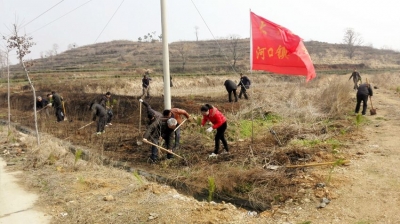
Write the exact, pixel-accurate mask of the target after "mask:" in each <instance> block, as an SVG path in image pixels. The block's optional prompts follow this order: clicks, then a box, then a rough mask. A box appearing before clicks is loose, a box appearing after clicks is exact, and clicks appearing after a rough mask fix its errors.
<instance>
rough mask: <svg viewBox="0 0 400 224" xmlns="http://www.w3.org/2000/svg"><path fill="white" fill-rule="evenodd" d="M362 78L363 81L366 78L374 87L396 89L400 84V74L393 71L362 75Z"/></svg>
mask: <svg viewBox="0 0 400 224" xmlns="http://www.w3.org/2000/svg"><path fill="white" fill-rule="evenodd" d="M362 78H363V81H365V79H366V78H367V79H368V82H369V83H370V84H371V86H372V87H376V88H385V89H391V90H397V88H399V86H400V84H399V83H400V76H399V75H398V74H394V73H393V72H385V73H382V74H376V75H363V76H362Z"/></svg>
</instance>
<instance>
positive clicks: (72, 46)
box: [67, 43, 78, 50]
mask: <svg viewBox="0 0 400 224" xmlns="http://www.w3.org/2000/svg"><path fill="white" fill-rule="evenodd" d="M76 47H78V45H77V44H76V43H72V44H68V47H67V49H68V50H71V49H74V48H76Z"/></svg>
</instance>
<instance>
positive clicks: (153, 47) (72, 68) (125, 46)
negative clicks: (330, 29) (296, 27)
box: [11, 39, 400, 74]
mask: <svg viewBox="0 0 400 224" xmlns="http://www.w3.org/2000/svg"><path fill="white" fill-rule="evenodd" d="M305 45H306V47H307V49H308V51H309V53H310V55H311V58H312V60H313V62H314V65H315V67H316V69H317V71H318V70H319V71H323V70H330V69H346V70H352V69H353V68H355V67H356V68H359V69H377V68H386V69H387V68H396V69H397V68H400V53H399V52H395V51H392V50H378V49H374V48H372V47H365V46H362V47H358V48H357V50H356V53H355V57H354V58H352V59H349V58H348V57H346V55H347V51H346V49H347V48H346V46H345V45H343V44H329V43H323V42H318V41H309V42H305ZM169 51H170V54H169V58H170V71H171V72H172V73H212V74H213V73H226V72H232V71H233V67H235V70H236V71H247V70H249V64H250V63H249V55H250V42H249V39H236V40H234V39H233V40H222V39H221V40H211V41H181V42H173V43H171V44H170V45H169ZM234 54H236V58H237V60H236V62H235V61H234V60H233V58H234ZM162 60H163V58H162V43H161V42H153V43H150V42H134V41H127V40H118V41H111V42H105V43H97V44H93V45H86V46H82V47H77V48H74V49H71V50H68V51H65V52H62V53H60V54H58V55H55V56H51V57H47V58H41V59H35V60H33V61H32V63H33V66H32V67H31V68H30V71H31V72H32V73H53V72H88V71H97V72H99V71H116V72H117V73H118V74H124V73H129V74H132V73H133V72H134V73H138V74H142V72H143V70H144V69H151V70H152V71H155V72H159V73H161V72H162V70H163V62H162ZM234 63H235V66H233V64H234ZM11 70H12V72H13V73H14V74H18V73H19V74H22V73H21V69H20V66H13V67H12V68H11Z"/></svg>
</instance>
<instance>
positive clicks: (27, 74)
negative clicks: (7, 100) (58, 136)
mask: <svg viewBox="0 0 400 224" xmlns="http://www.w3.org/2000/svg"><path fill="white" fill-rule="evenodd" d="M20 62H21V64H22V67H24V70H25V73H26V77H27V78H28V82H29V85H30V86H31V88H32V92H33V113H34V117H35V131H36V141H37V144H38V145H40V136H39V128H38V124H37V114H36V90H35V87H34V86H33V83H32V81H31V78H30V77H29V72H28V69H26V66H25V63H24V62H23V61H22V59H21V60H20Z"/></svg>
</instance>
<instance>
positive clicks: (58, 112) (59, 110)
mask: <svg viewBox="0 0 400 224" xmlns="http://www.w3.org/2000/svg"><path fill="white" fill-rule="evenodd" d="M56 117H57V122H60V121H63V120H64V113H63V111H62V108H59V107H57V108H56Z"/></svg>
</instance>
